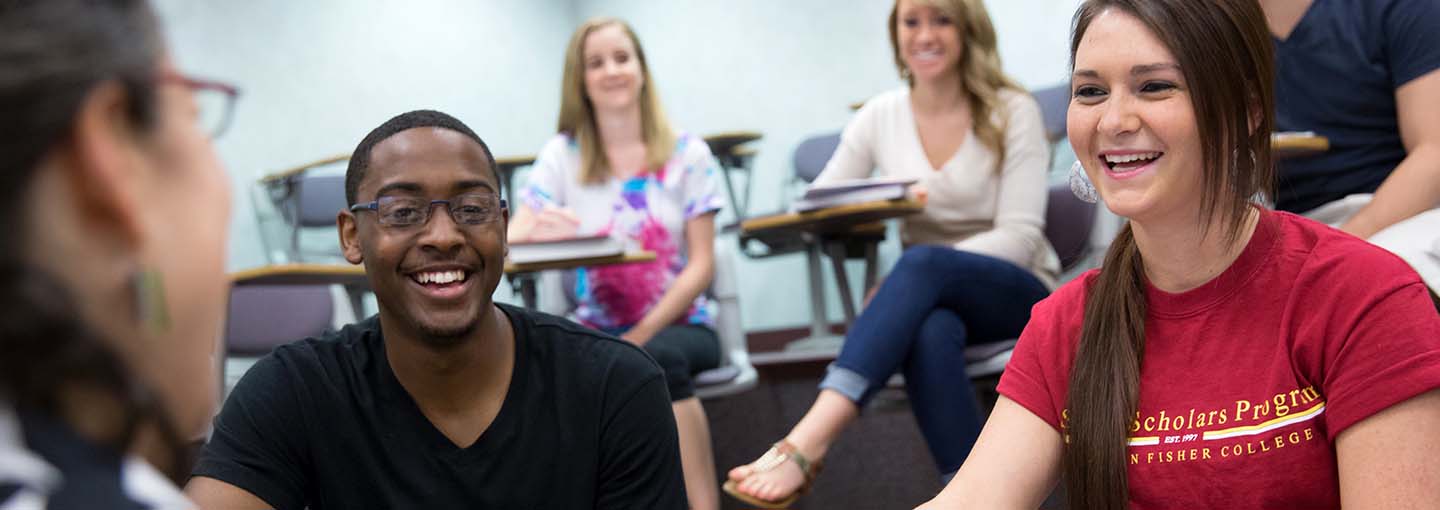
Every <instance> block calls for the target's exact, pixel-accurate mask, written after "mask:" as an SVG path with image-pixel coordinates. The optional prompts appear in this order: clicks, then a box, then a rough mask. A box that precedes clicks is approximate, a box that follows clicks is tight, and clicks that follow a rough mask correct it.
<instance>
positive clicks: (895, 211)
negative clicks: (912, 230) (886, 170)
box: [740, 199, 925, 235]
mask: <svg viewBox="0 0 1440 510" xmlns="http://www.w3.org/2000/svg"><path fill="white" fill-rule="evenodd" d="M923 210H925V204H923V203H920V202H917V201H915V200H910V199H902V200H882V201H878V202H864V203H860V204H851V205H842V206H840V207H831V208H827V209H820V210H817V211H808V212H803V213H783V214H775V215H770V216H761V217H758V218H750V219H748V220H745V221H744V222H742V223H741V224H740V232H741V233H742V234H745V235H752V234H756V233H759V232H761V231H765V230H776V229H795V230H809V231H814V232H821V233H827V232H843V231H847V230H850V229H851V227H853V226H855V225H859V224H863V223H873V222H877V221H881V220H887V219H890V218H898V217H901V216H908V215H911V214H916V213H919V212H920V211H923Z"/></svg>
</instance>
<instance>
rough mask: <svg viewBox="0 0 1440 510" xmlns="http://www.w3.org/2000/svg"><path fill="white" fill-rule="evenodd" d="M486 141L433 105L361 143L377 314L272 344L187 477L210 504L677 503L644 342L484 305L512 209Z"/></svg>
mask: <svg viewBox="0 0 1440 510" xmlns="http://www.w3.org/2000/svg"><path fill="white" fill-rule="evenodd" d="M499 189H500V178H499V175H498V174H497V173H496V172H495V162H494V158H493V157H492V155H491V154H490V151H489V148H487V147H486V146H485V144H484V142H483V141H481V140H480V138H479V137H478V136H476V135H475V134H474V133H473V132H472V131H471V130H470V129H469V128H467V127H466V126H465V125H464V124H462V123H461V122H460V121H458V120H456V119H454V118H453V117H450V116H448V115H445V114H443V113H439V112H433V111H415V112H409V113H405V114H402V115H399V116H397V117H395V118H393V119H390V120H389V121H388V122H386V123H385V124H383V125H381V126H380V127H378V128H376V129H375V130H374V131H372V132H371V133H370V134H369V135H368V136H366V137H365V139H364V140H363V141H361V142H360V145H359V147H357V148H356V150H355V153H354V155H353V156H352V157H351V159H350V166H349V169H348V171H347V174H346V198H347V201H348V203H349V204H351V207H350V210H347V211H342V212H341V213H340V216H339V230H340V241H341V245H342V246H343V248H344V253H345V257H346V259H348V260H349V261H350V262H352V263H356V264H360V263H364V264H365V269H366V274H367V275H368V277H369V280H370V283H371V285H372V287H373V288H374V290H375V296H376V300H377V301H378V302H379V306H380V313H379V315H377V316H375V317H371V318H370V319H367V320H364V321H361V322H359V323H356V324H352V325H350V326H347V327H346V328H344V329H342V330H341V331H339V332H337V333H334V334H331V335H327V336H326V337H324V338H318V339H306V340H302V341H299V342H296V343H293V344H290V345H286V346H283V347H280V348H278V349H276V350H275V351H274V352H273V353H271V354H270V355H268V356H266V357H265V358H263V359H261V360H260V361H259V362H257V363H256V364H255V366H254V367H253V368H251V369H250V371H249V372H247V373H246V374H245V377H244V378H243V379H242V380H241V381H240V383H239V384H238V385H237V386H236V387H235V390H234V392H233V393H232V394H231V395H230V398H229V399H228V400H227V401H226V403H225V406H224V408H223V409H222V411H221V413H220V415H219V416H218V417H217V418H216V419H215V431H214V435H213V437H212V438H211V440H210V442H209V444H207V445H206V446H205V449H204V452H203V453H202V455H201V457H200V462H199V464H198V466H197V467H196V468H195V471H194V478H192V479H191V482H190V484H189V485H188V486H187V488H186V491H187V492H188V493H189V495H190V496H191V497H192V498H194V500H195V501H196V503H197V504H199V505H200V506H201V507H202V508H207V509H215V510H230V509H237V510H238V509H251V508H256V509H259V508H271V507H274V508H279V509H282V510H285V509H297V510H298V509H301V508H306V507H308V508H310V509H314V510H323V509H352V508H503V509H521V508H523V509H539V508H555V509H576V508H597V509H621V508H624V509H634V508H646V509H651V508H675V509H681V508H685V504H686V503H685V492H684V482H683V480H682V478H681V471H680V457H679V453H678V447H677V443H676V433H675V423H674V418H673V416H672V415H671V414H670V399H669V397H668V395H667V390H666V386H665V379H664V376H663V375H662V373H661V372H660V369H659V368H658V367H657V366H656V365H655V363H654V362H653V361H651V360H650V359H649V358H648V357H647V356H646V355H645V354H644V353H643V352H642V351H641V350H640V349H638V348H636V347H634V346H633V345H631V344H629V343H626V342H622V341H619V340H616V339H614V338H611V337H609V336H606V335H603V334H600V333H597V332H594V331H591V330H588V329H584V328H581V327H579V326H576V325H574V324H572V323H570V322H566V321H564V320H561V319H558V318H554V317H550V316H547V315H544V314H540V313H535V312H531V311H528V310H523V309H519V308H515V307H511V306H507V305H501V304H497V303H493V302H492V300H491V294H492V293H494V291H495V288H496V286H497V285H498V284H499V282H500V278H501V277H502V272H503V267H504V261H505V252H506V241H505V229H506V223H507V222H508V219H509V213H508V211H507V210H506V209H505V204H504V202H503V201H501V200H500V197H499V191H498V190H499Z"/></svg>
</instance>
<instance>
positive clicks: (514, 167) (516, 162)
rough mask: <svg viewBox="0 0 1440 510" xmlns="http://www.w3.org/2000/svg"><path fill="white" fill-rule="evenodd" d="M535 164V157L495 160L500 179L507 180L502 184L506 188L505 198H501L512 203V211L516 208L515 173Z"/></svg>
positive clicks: (512, 157)
mask: <svg viewBox="0 0 1440 510" xmlns="http://www.w3.org/2000/svg"><path fill="white" fill-rule="evenodd" d="M533 164H535V156H510V157H505V158H495V169H496V170H499V171H500V177H501V178H503V179H505V182H504V183H502V184H501V186H502V187H504V188H505V196H504V197H501V198H504V199H505V200H509V201H510V207H511V210H512V211H513V210H514V208H515V172H516V171H518V170H520V169H521V168H525V167H527V166H530V165H533ZM512 214H513V213H512Z"/></svg>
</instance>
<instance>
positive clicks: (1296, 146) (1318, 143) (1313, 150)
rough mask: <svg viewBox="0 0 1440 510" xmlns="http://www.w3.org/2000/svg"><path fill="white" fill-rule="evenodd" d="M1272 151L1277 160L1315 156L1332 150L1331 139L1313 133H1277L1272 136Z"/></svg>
mask: <svg viewBox="0 0 1440 510" xmlns="http://www.w3.org/2000/svg"><path fill="white" fill-rule="evenodd" d="M1270 149H1271V150H1272V151H1273V152H1274V154H1275V159H1287V158H1294V157H1300V156H1313V155H1316V154H1320V153H1323V152H1325V151H1328V150H1330V139H1329V138H1325V137H1323V136H1319V135H1315V134H1313V133H1275V134H1273V135H1270Z"/></svg>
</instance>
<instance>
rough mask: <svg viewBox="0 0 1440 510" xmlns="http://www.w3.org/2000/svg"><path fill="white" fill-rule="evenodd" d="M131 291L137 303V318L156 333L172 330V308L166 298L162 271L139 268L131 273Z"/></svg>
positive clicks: (137, 320)
mask: <svg viewBox="0 0 1440 510" xmlns="http://www.w3.org/2000/svg"><path fill="white" fill-rule="evenodd" d="M130 293H131V296H132V297H133V299H134V303H135V320H136V322H139V323H140V324H143V325H144V326H145V328H146V329H148V330H149V331H151V332H154V333H163V332H166V331H169V330H170V308H169V306H167V305H168V303H167V302H166V299H165V282H164V281H163V280H162V278H161V276H160V272H159V271H156V270H153V269H137V270H136V271H135V272H134V273H131V275H130Z"/></svg>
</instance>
